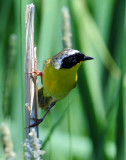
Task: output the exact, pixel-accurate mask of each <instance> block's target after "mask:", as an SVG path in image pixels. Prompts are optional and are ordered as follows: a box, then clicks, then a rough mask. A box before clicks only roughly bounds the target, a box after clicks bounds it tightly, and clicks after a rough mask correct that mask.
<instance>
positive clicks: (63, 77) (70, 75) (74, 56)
mask: <svg viewBox="0 0 126 160" xmlns="http://www.w3.org/2000/svg"><path fill="white" fill-rule="evenodd" d="M91 59H93V58H92V57H88V56H86V55H84V54H83V53H81V52H80V51H78V50H74V49H66V50H63V51H62V52H59V53H58V54H56V55H55V56H54V57H52V58H50V59H48V60H46V61H45V65H44V70H43V73H42V72H39V71H38V70H37V71H36V73H37V75H41V81H42V84H43V85H42V86H41V87H40V88H39V89H38V102H39V106H40V108H41V109H45V108H47V111H46V113H45V115H44V117H43V118H41V119H38V120H37V121H36V123H35V124H33V125H31V126H30V127H34V126H36V125H38V124H40V123H41V122H42V121H43V120H44V118H45V117H46V115H47V113H48V112H49V110H50V109H51V108H52V107H53V106H54V105H55V103H56V102H57V101H59V100H61V99H63V98H64V97H65V96H66V95H68V93H69V92H70V91H71V90H72V89H73V88H75V87H76V83H77V70H78V68H79V67H80V65H81V64H82V63H83V62H84V61H87V60H91Z"/></svg>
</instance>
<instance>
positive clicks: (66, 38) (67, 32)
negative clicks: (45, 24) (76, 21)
mask: <svg viewBox="0 0 126 160" xmlns="http://www.w3.org/2000/svg"><path fill="white" fill-rule="evenodd" d="M62 14H63V47H64V49H65V48H72V42H71V37H72V34H71V24H70V14H69V10H68V8H67V7H63V9H62Z"/></svg>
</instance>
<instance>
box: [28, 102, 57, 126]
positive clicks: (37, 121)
mask: <svg viewBox="0 0 126 160" xmlns="http://www.w3.org/2000/svg"><path fill="white" fill-rule="evenodd" d="M55 104H56V101H53V102H52V103H51V104H50V105H49V107H48V109H47V111H46V113H45V115H44V116H43V117H42V118H41V119H35V120H36V123H34V124H31V125H30V126H28V127H26V128H31V127H35V126H38V125H39V124H40V123H41V122H43V120H44V119H45V117H46V115H47V114H48V113H49V111H50V110H51V108H52V107H53V106H54V105H55Z"/></svg>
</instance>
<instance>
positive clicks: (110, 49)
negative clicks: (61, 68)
mask: <svg viewBox="0 0 126 160" xmlns="http://www.w3.org/2000/svg"><path fill="white" fill-rule="evenodd" d="M29 3H34V4H35V46H37V58H38V69H39V70H42V68H43V65H44V61H45V60H46V59H48V58H50V57H52V56H53V55H55V54H56V53H58V52H59V51H61V50H62V49H63V44H62V7H64V6H67V7H68V8H69V11H70V15H71V28H72V48H74V49H77V50H80V51H81V52H83V53H85V54H86V55H88V56H91V57H94V60H93V61H90V62H87V63H85V64H83V65H82V66H81V67H80V69H79V72H78V84H77V87H76V88H75V89H74V90H73V91H72V92H71V93H70V94H69V96H67V97H66V98H64V99H63V100H61V101H60V102H58V103H57V104H56V106H55V107H54V109H53V110H52V111H51V112H50V113H49V114H48V116H47V117H46V119H45V120H44V122H43V123H42V124H40V126H39V137H40V139H41V140H42V144H43V146H42V150H43V151H44V150H45V152H46V153H45V155H44V156H43V159H44V160H54V159H60V160H114V159H117V160H125V159H126V152H125V151H126V63H125V59H126V54H125V52H126V45H125V42H126V22H125V21H124V20H125V19H126V13H125V6H126V5H125V0H121V1H120V0H102V1H101V0H97V1H92V0H53V1H52V0H18V1H17V0H9V1H8V0H1V6H0V20H1V24H0V55H1V56H0V57H1V58H0V110H1V112H0V123H1V124H2V123H3V122H4V123H6V124H7V125H8V126H9V128H10V133H11V137H12V141H13V145H14V149H13V150H14V152H15V153H16V158H15V159H20V160H23V159H24V155H25V154H24V147H23V143H24V108H25V105H24V96H25V93H24V76H25V73H24V57H25V9H26V5H27V4H29ZM38 83H39V86H40V85H41V83H40V79H38ZM39 112H40V114H39V117H42V115H43V114H44V111H41V110H40V111H39ZM0 135H2V133H1V132H0ZM0 159H4V151H3V146H2V141H1V140H0Z"/></svg>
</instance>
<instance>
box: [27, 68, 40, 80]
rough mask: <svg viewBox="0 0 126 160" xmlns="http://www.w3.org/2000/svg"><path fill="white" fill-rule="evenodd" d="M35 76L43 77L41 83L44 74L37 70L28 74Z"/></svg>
mask: <svg viewBox="0 0 126 160" xmlns="http://www.w3.org/2000/svg"><path fill="white" fill-rule="evenodd" d="M33 73H34V74H35V75H36V76H40V77H41V82H42V72H40V71H39V70H37V69H35V70H34V72H29V73H26V74H31V75H32V74H33Z"/></svg>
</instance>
